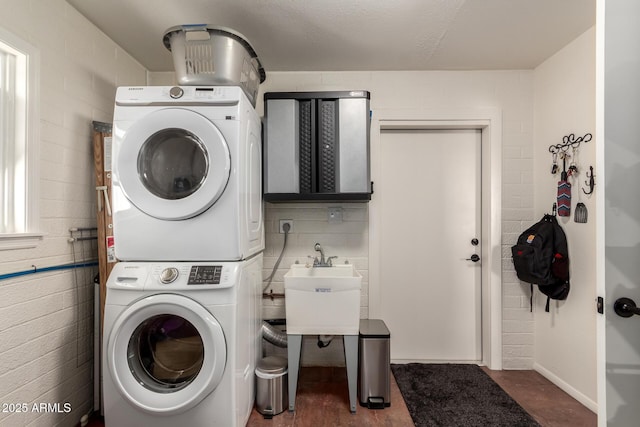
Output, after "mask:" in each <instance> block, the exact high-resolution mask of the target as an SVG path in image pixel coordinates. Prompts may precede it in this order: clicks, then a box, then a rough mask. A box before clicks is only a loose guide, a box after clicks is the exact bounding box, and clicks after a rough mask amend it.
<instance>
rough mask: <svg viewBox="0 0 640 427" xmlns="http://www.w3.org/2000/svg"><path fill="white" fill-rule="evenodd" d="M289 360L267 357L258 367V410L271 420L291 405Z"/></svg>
mask: <svg viewBox="0 0 640 427" xmlns="http://www.w3.org/2000/svg"><path fill="white" fill-rule="evenodd" d="M288 386H289V382H288V376H287V359H285V358H284V357H278V356H267V357H265V358H263V359H262V360H260V361H259V362H258V365H257V366H256V409H257V410H258V412H260V413H261V414H262V415H264V417H265V418H271V417H273V416H274V415H277V414H279V413H281V412H283V411H284V410H285V408H287V407H288V405H289V391H288Z"/></svg>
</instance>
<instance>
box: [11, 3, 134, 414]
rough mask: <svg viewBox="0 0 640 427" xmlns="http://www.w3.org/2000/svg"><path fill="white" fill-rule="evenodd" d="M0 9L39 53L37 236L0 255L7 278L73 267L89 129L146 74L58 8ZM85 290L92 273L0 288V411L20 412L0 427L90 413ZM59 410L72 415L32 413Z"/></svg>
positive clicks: (30, 279)
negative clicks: (0, 407) (20, 407)
mask: <svg viewBox="0 0 640 427" xmlns="http://www.w3.org/2000/svg"><path fill="white" fill-rule="evenodd" d="M1 3H2V13H0V26H2V27H3V28H4V29H5V30H6V31H9V32H11V33H13V34H14V35H16V36H17V37H20V38H22V39H24V40H25V41H27V42H28V43H30V44H31V45H33V46H35V47H36V48H37V49H38V50H39V53H40V65H41V69H40V103H39V104H40V105H39V114H40V124H39V126H40V129H39V132H40V142H39V144H40V147H39V148H40V161H39V168H38V169H39V175H40V181H39V187H40V226H41V231H43V232H44V233H45V236H44V238H43V240H42V241H41V242H40V243H39V244H38V246H37V247H36V248H34V249H25V250H6V251H1V252H0V260H1V262H0V274H6V273H12V272H16V271H22V270H27V269H30V268H31V266H32V265H35V266H37V267H47V266H53V265H60V264H67V263H70V262H73V253H72V247H71V244H69V243H68V242H67V238H68V237H69V231H68V230H69V228H70V227H88V226H95V224H96V220H95V216H96V215H95V188H94V187H95V184H94V172H93V152H92V146H93V145H92V142H91V122H92V121H93V120H97V121H103V122H110V121H111V120H112V116H113V100H114V96H115V89H116V87H117V86H119V85H143V84H145V83H146V70H145V69H144V67H142V66H141V65H140V64H139V63H138V62H137V61H136V60H134V59H133V58H132V57H131V56H130V55H129V54H127V53H126V52H124V51H123V50H122V49H121V48H120V47H118V46H117V45H116V44H115V43H114V42H113V41H111V40H110V39H109V38H108V37H107V36H105V35H104V34H103V33H102V32H101V31H99V30H98V29H97V28H96V27H95V26H94V25H93V24H91V23H90V22H89V21H87V20H86V19H85V18H84V17H83V16H82V15H80V14H79V13H78V12H77V11H76V10H75V9H73V8H72V7H70V6H69V5H68V4H67V3H66V2H65V1H64V0H3V1H2V2H1ZM89 251H90V249H89ZM92 283H93V270H90V269H84V270H77V271H61V272H56V273H41V274H32V275H28V276H22V277H20V278H16V279H10V280H3V281H0V320H1V321H0V402H1V403H3V404H4V403H7V404H11V403H20V404H22V403H25V404H27V408H28V410H27V412H26V413H17V412H13V413H11V411H10V412H4V411H3V412H0V425H3V426H4V425H7V426H75V425H78V422H79V420H80V418H81V416H82V415H84V414H86V413H87V412H89V411H90V410H91V409H92V407H93V372H92V371H93V342H92V341H91V339H92V336H91V334H92V326H93V325H92V321H91V313H92V312H93V292H92V287H93V285H92ZM77 288H79V289H81V290H82V291H81V292H76V289H77ZM78 321H80V323H78ZM67 402H68V403H70V404H71V412H70V413H65V411H64V410H62V412H61V413H57V412H51V410H49V411H44V412H34V411H32V409H33V406H32V405H33V404H34V403H37V404H40V403H50V404H56V403H59V404H63V403H67Z"/></svg>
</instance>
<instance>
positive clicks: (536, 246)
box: [511, 215, 570, 312]
mask: <svg viewBox="0 0 640 427" xmlns="http://www.w3.org/2000/svg"><path fill="white" fill-rule="evenodd" d="M511 255H512V257H513V265H514V266H515V269H516V274H517V275H518V278H519V279H520V280H522V281H523V282H528V283H530V284H531V309H532V310H533V285H534V284H535V285H538V289H540V292H542V293H543V294H545V295H546V296H547V305H546V306H545V311H547V312H548V311H549V300H550V299H556V300H564V299H567V296H568V295H569V288H570V284H569V251H568V248H567V236H566V235H565V234H564V231H563V230H562V227H561V226H560V224H558V221H557V220H556V217H555V216H553V215H545V216H544V217H543V218H542V219H541V220H540V221H539V222H537V223H535V224H534V225H532V226H531V227H529V228H528V229H526V230H525V231H524V232H523V233H522V234H521V235H520V237H518V242H517V243H516V244H515V245H514V246H512V247H511Z"/></svg>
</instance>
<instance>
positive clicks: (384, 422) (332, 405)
mask: <svg viewBox="0 0 640 427" xmlns="http://www.w3.org/2000/svg"><path fill="white" fill-rule="evenodd" d="M483 369H484V370H485V372H487V374H489V376H491V378H493V380H494V381H495V382H497V383H498V384H499V385H500V386H501V387H502V388H503V389H504V390H505V391H506V392H507V393H508V394H509V395H510V396H511V397H512V398H513V399H514V400H515V401H516V402H518V403H519V404H520V406H522V407H523V408H524V409H525V410H526V411H527V412H529V414H531V416H532V417H533V418H535V419H536V421H538V423H540V425H541V426H543V427H572V426H576V427H578V426H579V427H595V426H596V425H597V417H596V414H594V413H593V412H591V411H590V410H589V409H587V408H586V407H585V406H583V405H582V404H580V403H579V402H578V401H576V400H575V399H573V398H572V397H571V396H569V395H568V394H566V393H565V392H564V391H562V390H561V389H560V388H558V387H557V386H555V385H554V384H552V383H551V382H549V381H548V380H547V379H546V378H544V377H543V376H542V375H540V374H539V373H537V372H535V371H490V370H489V369H486V368H483ZM89 425H90V427H102V426H103V425H104V424H103V423H102V421H101V420H99V419H93V420H92V421H91V423H90V424H89ZM412 425H413V422H412V421H411V416H410V415H409V412H408V410H407V407H406V406H405V404H404V401H403V400H402V395H401V394H400V390H398V386H397V384H396V382H395V379H394V378H393V375H391V406H390V407H388V408H385V409H367V408H363V407H360V406H359V407H358V408H357V411H356V413H355V414H352V413H351V412H350V411H349V396H348V387H347V380H346V371H345V369H344V368H324V367H323V368H302V369H301V370H300V377H299V380H298V393H297V396H296V411H295V412H294V413H290V412H289V411H287V410H285V411H284V412H283V413H281V414H279V415H276V416H274V417H273V419H271V420H267V419H264V418H263V416H262V415H260V414H259V413H258V412H257V411H256V410H255V409H254V410H253V412H252V413H251V417H250V418H249V422H248V423H247V426H249V427H307V426H313V427H321V426H327V427H336V426H354V427H356V426H357V427H368V426H385V427H396V426H397V427H406V426H412ZM107 427H117V426H107ZM141 427H146V426H141Z"/></svg>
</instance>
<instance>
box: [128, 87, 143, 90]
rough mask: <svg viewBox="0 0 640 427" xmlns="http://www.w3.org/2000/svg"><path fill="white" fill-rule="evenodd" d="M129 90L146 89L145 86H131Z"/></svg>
mask: <svg viewBox="0 0 640 427" xmlns="http://www.w3.org/2000/svg"><path fill="white" fill-rule="evenodd" d="M129 90H144V88H143V87H130V88H129Z"/></svg>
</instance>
